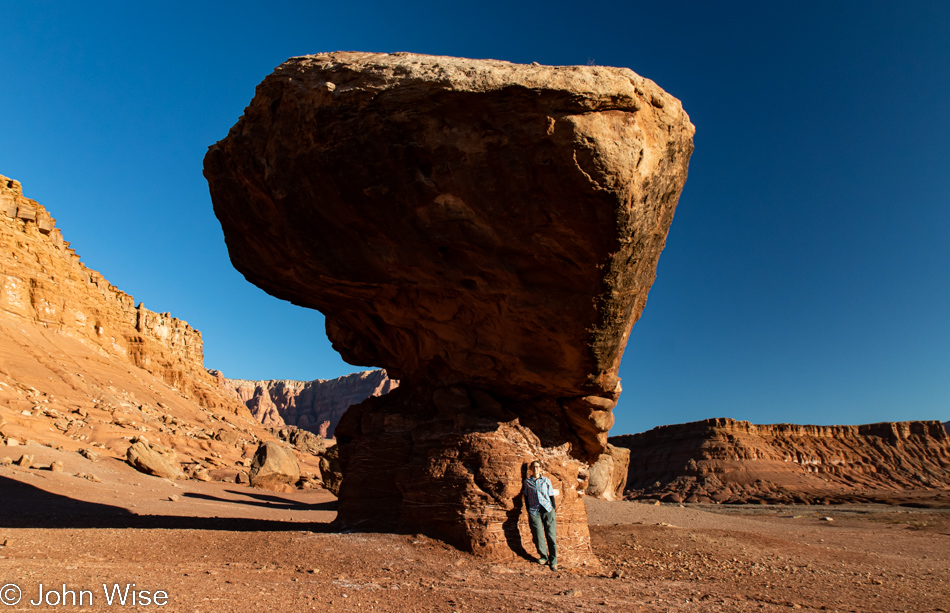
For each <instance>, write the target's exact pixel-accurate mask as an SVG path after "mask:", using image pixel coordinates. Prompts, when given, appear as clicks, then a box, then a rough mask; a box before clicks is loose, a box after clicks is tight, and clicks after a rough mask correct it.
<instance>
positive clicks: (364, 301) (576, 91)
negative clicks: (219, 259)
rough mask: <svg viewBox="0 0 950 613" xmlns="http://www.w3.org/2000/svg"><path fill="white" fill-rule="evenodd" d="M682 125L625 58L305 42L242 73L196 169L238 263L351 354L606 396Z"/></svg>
mask: <svg viewBox="0 0 950 613" xmlns="http://www.w3.org/2000/svg"><path fill="white" fill-rule="evenodd" d="M693 131H694V130H693V126H692V124H690V123H689V120H688V117H687V116H686V114H685V113H684V112H683V110H682V106H681V105H680V103H679V101H678V100H676V99H675V98H673V97H672V96H669V95H668V94H666V93H665V92H663V91H662V90H661V89H660V88H659V87H657V86H656V85H655V84H654V83H652V82H651V81H649V80H648V79H644V78H642V77H639V76H638V75H636V74H635V73H633V72H632V71H630V70H629V69H624V68H619V69H618V68H608V67H600V66H593V67H591V66H570V67H550V66H538V65H518V64H511V63H508V62H500V61H495V60H465V59H461V58H449V57H441V56H421V55H414V54H391V55H387V54H367V53H333V54H320V55H314V56H304V57H298V58H292V59H290V60H288V61H287V62H285V63H284V64H282V65H281V66H280V67H278V69H277V70H275V72H274V73H273V74H272V75H270V76H269V77H267V78H266V79H265V80H264V82H263V83H261V85H260V86H258V89H257V93H256V96H255V99H254V100H253V101H252V102H251V104H250V105H249V106H248V108H247V110H246V112H245V115H244V116H243V117H242V118H241V120H240V121H239V122H238V124H237V125H236V126H235V127H234V128H233V129H232V130H231V133H230V134H229V135H228V137H227V138H225V139H224V140H223V141H221V142H219V143H218V144H216V145H214V146H213V147H212V148H211V149H210V150H209V153H208V155H207V157H206V160H205V165H206V170H205V174H206V176H207V177H208V180H209V184H210V185H211V191H212V195H213V199H214V202H215V212H216V214H217V215H218V217H219V219H220V220H221V223H222V226H223V228H224V230H225V236H226V240H227V242H228V246H229V251H230V253H231V258H232V261H233V262H234V264H235V266H236V267H237V268H238V270H240V271H241V272H242V273H243V274H244V275H245V276H246V277H247V278H248V279H249V280H250V281H252V282H253V283H255V284H256V285H258V286H260V287H262V288H263V289H265V290H266V291H268V292H269V293H272V294H274V295H276V296H278V297H281V298H284V299H287V300H290V301H291V302H294V303H296V304H299V305H302V306H307V307H311V308H316V309H318V310H320V311H322V312H323V313H324V315H326V321H327V333H328V336H329V337H330V339H331V341H332V342H333V344H334V347H335V348H336V349H337V350H338V351H340V352H341V354H342V355H343V357H344V359H346V360H347V361H349V362H351V363H354V364H359V365H374V366H383V367H386V368H387V369H388V370H389V371H390V372H392V373H393V375H394V376H397V377H399V378H400V379H403V380H413V379H417V380H418V379H423V380H431V379H438V380H440V381H444V382H447V383H456V382H466V383H468V384H471V385H475V386H478V387H481V388H484V389H488V390H490V391H492V392H495V393H499V394H502V395H506V396H512V397H537V396H546V397H557V398H576V397H588V396H594V397H599V398H604V399H608V400H613V401H615V400H616V395H617V393H619V379H618V378H617V370H618V368H619V363H620V356H621V354H622V352H623V349H624V346H625V344H626V340H627V336H628V334H629V330H630V327H631V326H632V325H633V323H634V322H635V321H636V319H637V318H638V317H639V314H640V312H641V311H642V309H643V306H644V304H645V302H646V294H647V292H648V290H649V288H650V285H651V284H652V282H653V278H654V276H655V269H656V262H657V259H658V257H659V253H660V251H661V250H662V248H663V246H664V243H665V238H666V233H667V231H668V229H669V224H670V222H671V220H672V215H673V211H674V209H675V205H676V201H677V199H678V196H679V193H680V190H681V189H682V186H683V182H684V181H685V177H686V170H687V164H688V159H689V155H690V153H691V151H692V134H693ZM611 406H612V405H611Z"/></svg>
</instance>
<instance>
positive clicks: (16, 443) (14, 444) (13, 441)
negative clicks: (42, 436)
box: [7, 438, 20, 447]
mask: <svg viewBox="0 0 950 613" xmlns="http://www.w3.org/2000/svg"><path fill="white" fill-rule="evenodd" d="M19 446H20V441H18V440H17V439H15V438H8V439H7V447H19Z"/></svg>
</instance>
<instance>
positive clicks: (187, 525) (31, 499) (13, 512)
mask: <svg viewBox="0 0 950 613" xmlns="http://www.w3.org/2000/svg"><path fill="white" fill-rule="evenodd" d="M216 500H217V501H224V502H234V503H236V504H242V503H241V502H239V501H234V500H227V499H216ZM169 504H171V503H169ZM302 508H303V507H302ZM305 508H307V509H310V510H313V506H312V505H305ZM0 528H77V529H84V528H138V529H144V530H149V529H173V530H174V529H180V530H223V531H235V532H256V531H262V532H282V531H301V530H306V531H309V532H324V533H328V532H336V530H334V529H333V528H332V524H329V523H318V522H290V521H279V520H270V519H253V518H251V519H248V518H238V517H188V516H181V515H137V514H135V513H133V512H131V511H129V510H128V509H124V508H121V507H116V506H112V505H108V504H101V503H97V502H88V501H85V500H77V499H75V498H70V497H69V496H64V495H61V494H54V493H52V492H48V491H46V490H44V489H41V488H38V487H36V486H33V485H30V484H27V483H22V482H20V481H17V480H15V479H10V478H8V477H0Z"/></svg>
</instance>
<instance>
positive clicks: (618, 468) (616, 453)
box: [587, 443, 630, 500]
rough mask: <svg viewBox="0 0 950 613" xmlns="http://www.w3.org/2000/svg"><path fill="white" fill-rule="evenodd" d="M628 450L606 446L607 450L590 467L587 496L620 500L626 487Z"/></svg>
mask: <svg viewBox="0 0 950 613" xmlns="http://www.w3.org/2000/svg"><path fill="white" fill-rule="evenodd" d="M629 468H630V450H629V449H626V448H625V447H615V446H614V445H611V444H610V443H608V444H607V450H606V451H604V453H602V454H600V458H598V459H597V461H596V462H594V464H593V465H592V466H591V467H590V482H589V483H588V485H587V495H588V496H593V497H595V498H603V499H604V500H620V499H621V498H623V492H624V489H626V485H627V472H628V470H629Z"/></svg>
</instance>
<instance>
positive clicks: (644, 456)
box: [610, 418, 950, 503]
mask: <svg viewBox="0 0 950 613" xmlns="http://www.w3.org/2000/svg"><path fill="white" fill-rule="evenodd" d="M610 441H611V443H613V444H614V445H617V446H621V447H626V448H628V449H630V468H629V474H628V477H627V488H628V491H629V493H630V494H631V495H633V496H639V497H646V498H656V499H660V500H668V501H673V502H682V501H686V502H710V501H712V502H726V503H739V502H818V501H823V502H862V501H868V500H878V499H881V497H882V496H885V494H884V493H886V492H891V493H892V495H893V493H894V492H901V491H908V492H913V491H919V490H942V491H945V490H948V489H950V436H948V434H947V431H946V430H945V429H944V428H943V426H942V425H941V424H940V422H936V421H933V422H921V421H912V422H898V423H880V424H869V425H864V426H801V425H794V424H774V425H755V424H751V423H749V422H745V421H736V420H733V419H724V418H723V419H708V420H706V421H700V422H693V423H688V424H678V425H671V426H661V427H659V428H654V429H653V430H650V431H648V432H643V433H641V434H634V435H624V436H615V437H611V439H610ZM885 497H886V496H885Z"/></svg>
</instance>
